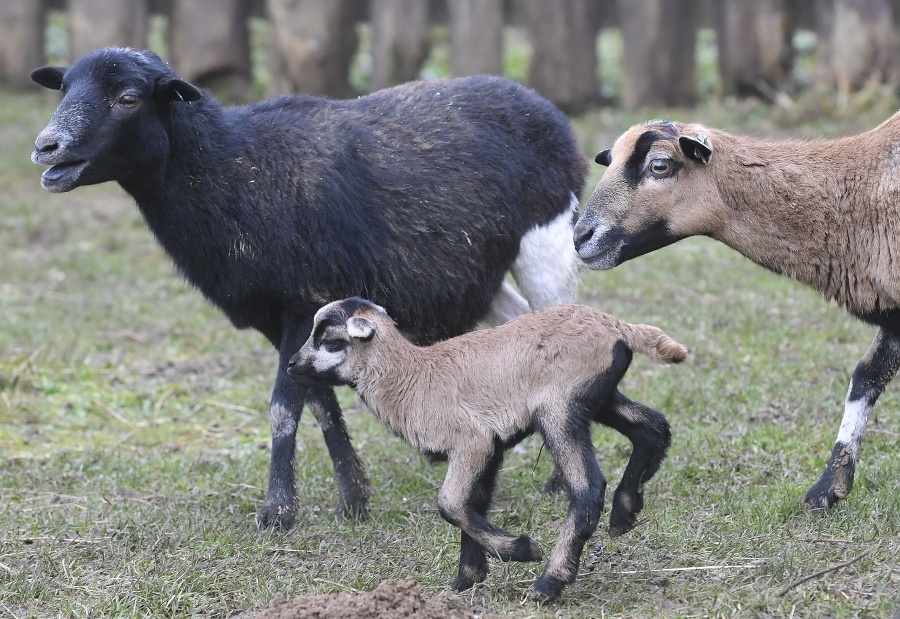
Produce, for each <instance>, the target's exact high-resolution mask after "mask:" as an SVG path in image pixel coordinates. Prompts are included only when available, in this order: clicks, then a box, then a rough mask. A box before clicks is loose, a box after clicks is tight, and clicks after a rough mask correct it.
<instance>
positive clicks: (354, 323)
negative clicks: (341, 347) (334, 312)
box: [347, 316, 375, 342]
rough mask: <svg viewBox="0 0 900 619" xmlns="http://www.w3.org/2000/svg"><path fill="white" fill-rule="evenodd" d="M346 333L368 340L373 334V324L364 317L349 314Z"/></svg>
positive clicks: (358, 338)
mask: <svg viewBox="0 0 900 619" xmlns="http://www.w3.org/2000/svg"><path fill="white" fill-rule="evenodd" d="M347 335H349V336H350V337H352V338H355V339H357V340H362V341H364V342H368V341H369V340H371V339H372V337H373V336H374V335H375V325H373V324H372V323H371V322H369V321H368V320H366V319H365V318H360V317H358V316H351V317H350V318H349V319H347Z"/></svg>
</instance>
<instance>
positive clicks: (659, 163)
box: [647, 159, 672, 178]
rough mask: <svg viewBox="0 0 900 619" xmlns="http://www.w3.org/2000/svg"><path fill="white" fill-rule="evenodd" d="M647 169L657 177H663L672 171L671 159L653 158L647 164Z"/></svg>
mask: <svg viewBox="0 0 900 619" xmlns="http://www.w3.org/2000/svg"><path fill="white" fill-rule="evenodd" d="M647 170H648V171H649V172H650V174H652V175H653V176H655V177H657V178H664V177H666V176H668V175H669V174H670V173H671V172H672V160H671V159H653V160H652V161H651V162H650V164H649V165H648V166H647Z"/></svg>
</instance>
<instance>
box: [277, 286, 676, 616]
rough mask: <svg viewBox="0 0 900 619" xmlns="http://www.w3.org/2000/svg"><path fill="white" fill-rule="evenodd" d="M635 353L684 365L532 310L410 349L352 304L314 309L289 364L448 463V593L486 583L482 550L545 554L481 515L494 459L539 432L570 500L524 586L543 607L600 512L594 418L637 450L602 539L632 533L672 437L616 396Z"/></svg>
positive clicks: (597, 317)
mask: <svg viewBox="0 0 900 619" xmlns="http://www.w3.org/2000/svg"><path fill="white" fill-rule="evenodd" d="M633 350H637V351H640V352H643V353H645V354H647V355H649V356H650V357H651V358H653V359H654V360H656V361H658V362H661V363H677V362H680V361H682V360H684V359H685V357H686V356H687V350H686V349H685V348H684V347H683V346H681V345H680V344H678V343H677V342H675V341H674V340H672V339H671V338H670V337H668V336H667V335H666V334H665V333H663V332H662V331H660V330H659V329H657V328H656V327H651V326H648V325H631V324H628V323H625V322H622V321H620V320H618V319H617V318H614V317H613V316H609V315H608V314H604V313H602V312H599V311H597V310H594V309H591V308H588V307H585V306H581V305H560V306H555V307H550V308H546V309H542V310H539V311H536V312H533V313H530V314H525V315H523V316H520V317H518V318H515V319H514V320H512V321H510V322H508V323H506V324H504V325H501V326H499V327H495V328H493V329H488V330H483V331H475V332H471V333H467V334H465V335H461V336H458V337H455V338H451V339H449V340H444V341H443V342H439V343H437V344H434V345H432V346H430V347H418V346H415V345H414V344H412V343H411V342H409V341H408V340H407V339H406V338H404V337H403V335H402V334H401V333H400V332H399V331H398V330H397V328H396V327H395V325H394V322H393V320H391V318H390V317H388V315H387V313H386V312H385V311H384V309H382V308H381V307H379V306H377V305H375V304H373V303H370V302H369V301H366V300H364V299H360V298H350V299H346V300H344V301H336V302H334V303H330V304H328V305H326V306H324V307H323V308H322V309H320V310H319V311H318V312H317V313H316V316H315V321H314V325H313V331H312V335H311V336H310V337H309V339H308V340H307V341H306V343H305V344H303V347H302V348H301V349H300V350H299V351H298V352H297V354H295V355H294V356H293V357H292V358H291V361H290V364H289V366H288V373H289V374H291V375H292V376H293V377H294V378H296V379H298V380H300V381H303V382H310V381H312V382H318V383H322V382H324V383H325V384H328V385H338V384H343V385H350V386H351V387H353V388H354V389H356V391H357V393H359V395H360V397H361V398H362V399H363V400H364V401H365V402H366V404H367V405H368V407H369V408H370V409H371V410H372V412H373V413H374V414H375V415H376V416H377V417H378V418H379V419H380V420H381V421H382V422H383V423H384V424H385V425H386V426H387V427H388V428H390V429H391V430H392V431H393V432H394V433H396V434H397V435H398V436H400V437H401V438H403V439H405V440H406V441H407V442H408V443H409V444H410V445H412V446H413V447H415V448H416V449H418V450H419V451H420V452H422V453H423V454H425V455H426V456H427V457H429V458H430V459H436V460H445V459H446V460H448V467H447V476H446V479H445V480H444V484H443V486H442V488H441V491H440V494H439V495H438V508H439V511H440V514H441V516H442V517H443V518H444V519H445V520H447V521H448V522H450V523H451V524H453V525H455V526H457V527H459V528H460V529H462V544H461V548H460V564H459V572H458V575H457V577H456V579H455V580H454V581H453V583H452V584H451V586H452V587H453V588H454V589H456V590H458V591H461V590H464V589H468V588H469V587H471V586H472V585H474V584H475V583H478V582H481V581H483V580H484V579H485V578H486V577H487V571H488V564H487V556H488V555H490V556H494V557H496V558H498V559H500V560H501V561H537V560H539V559H540V558H541V549H540V547H539V546H538V545H537V543H536V542H535V541H534V540H533V539H531V538H530V537H528V536H527V535H521V536H516V535H513V534H512V533H509V532H508V531H505V530H503V529H501V528H499V527H497V526H495V525H493V524H491V523H490V522H489V521H488V520H487V518H486V517H485V515H486V514H487V510H488V507H489V506H490V502H491V495H492V493H493V490H494V485H495V482H496V477H497V472H498V471H499V469H500V465H501V463H502V461H503V454H504V451H505V450H507V449H509V448H511V447H512V446H513V445H515V444H517V443H518V442H519V441H521V440H522V439H523V438H525V437H526V436H528V435H530V434H532V433H533V432H535V431H537V432H539V433H540V434H541V436H542V437H543V439H544V442H545V444H546V447H547V451H548V452H549V453H550V455H551V456H552V457H553V461H554V464H555V465H556V469H557V470H558V471H559V472H560V473H561V474H562V476H563V477H564V479H565V481H566V485H567V488H568V490H569V498H570V503H569V510H568V515H567V517H566V520H565V522H564V523H563V526H562V530H561V532H560V536H559V541H558V542H557V544H556V546H555V547H554V549H553V551H552V553H551V554H550V559H549V561H548V563H547V566H546V567H545V569H544V573H543V574H542V575H541V577H540V578H539V579H538V580H537V581H536V582H535V583H534V585H533V587H532V592H533V595H534V596H535V597H537V598H541V599H549V598H555V597H557V596H559V595H560V593H562V590H563V588H564V587H565V585H566V584H567V583H571V582H573V581H574V580H575V576H576V575H577V573H578V564H579V559H580V557H581V552H582V550H583V548H584V544H585V542H586V541H587V540H588V539H590V537H591V535H593V533H594V531H595V529H596V528H597V523H598V520H599V516H600V511H601V510H602V508H603V502H604V498H603V497H604V493H605V489H606V480H605V478H604V477H603V473H602V472H601V471H600V469H599V467H598V466H597V461H596V459H595V457H594V451H593V445H592V443H591V437H590V422H591V421H596V422H599V423H602V424H604V425H607V426H609V427H611V428H613V429H615V430H617V431H619V432H621V433H622V434H624V435H625V436H627V437H628V438H629V439H630V440H631V442H632V443H633V445H634V450H633V452H632V454H631V458H630V459H629V461H628V465H627V467H626V469H625V473H624V474H623V477H622V482H621V484H620V485H619V487H618V488H617V489H616V492H615V495H614V497H613V507H612V513H611V516H610V534H611V535H617V534H621V533H625V532H627V531H628V530H630V529H631V528H632V527H633V526H634V524H635V522H636V515H637V513H638V512H640V511H641V509H642V508H643V505H644V499H643V486H644V482H646V481H647V480H648V479H650V478H651V477H652V476H653V474H654V473H656V471H657V470H658V469H659V466H660V464H661V463H662V460H663V458H664V457H665V454H666V450H667V449H668V447H669V444H670V442H671V434H670V431H669V424H668V422H667V421H666V418H665V417H664V416H663V415H662V413H659V412H657V411H655V410H653V409H651V408H648V407H647V406H644V405H643V404H639V403H637V402H632V401H631V400H629V399H628V398H626V397H625V396H624V395H623V394H622V393H621V392H620V391H619V390H618V384H619V381H620V380H621V378H622V376H624V374H625V372H626V370H627V369H628V366H629V364H630V363H631V357H632V351H633Z"/></svg>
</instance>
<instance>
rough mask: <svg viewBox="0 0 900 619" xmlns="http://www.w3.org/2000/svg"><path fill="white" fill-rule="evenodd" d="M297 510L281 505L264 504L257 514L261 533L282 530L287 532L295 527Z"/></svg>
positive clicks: (257, 522)
mask: <svg viewBox="0 0 900 619" xmlns="http://www.w3.org/2000/svg"><path fill="white" fill-rule="evenodd" d="M296 516H297V508H296V507H294V506H292V505H284V504H281V503H264V504H263V506H262V509H260V510H259V513H257V514H256V527H257V528H258V529H259V530H260V531H266V530H269V529H281V530H284V531H287V530H288V529H290V528H291V527H293V526H294V519H295V518H296Z"/></svg>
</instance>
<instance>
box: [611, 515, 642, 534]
mask: <svg viewBox="0 0 900 619" xmlns="http://www.w3.org/2000/svg"><path fill="white" fill-rule="evenodd" d="M636 524H637V515H636V514H632V513H629V512H626V511H624V510H616V509H614V510H613V512H612V514H610V516H609V536H610V537H619V536H620V535H625V534H626V533H628V532H629V531H631V530H632V529H633V528H634V526H635V525H636Z"/></svg>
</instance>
